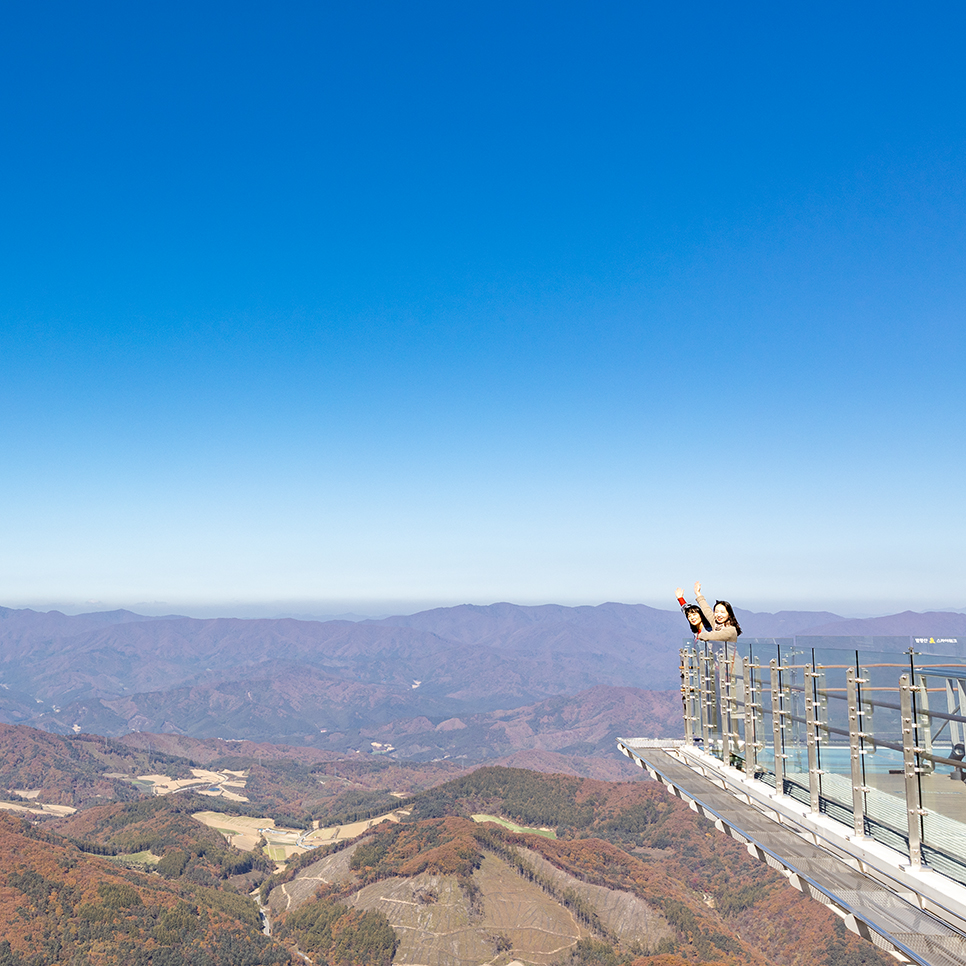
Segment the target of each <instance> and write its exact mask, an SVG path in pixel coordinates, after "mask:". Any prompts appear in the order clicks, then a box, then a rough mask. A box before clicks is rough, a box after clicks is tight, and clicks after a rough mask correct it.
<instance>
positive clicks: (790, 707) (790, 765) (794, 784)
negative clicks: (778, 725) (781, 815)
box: [778, 643, 812, 803]
mask: <svg viewBox="0 0 966 966" xmlns="http://www.w3.org/2000/svg"><path fill="white" fill-rule="evenodd" d="M778 655H779V658H778V660H779V668H778V673H779V686H780V688H781V692H782V693H781V699H782V703H783V710H784V714H783V720H784V724H785V727H784V728H783V729H782V741H783V747H782V753H783V755H784V759H783V761H784V773H785V788H784V791H785V794H786V795H791V796H792V797H793V798H795V799H797V800H798V801H802V802H805V803H808V802H809V801H810V798H811V796H810V791H809V776H808V729H807V726H806V709H805V698H806V688H808V689H811V687H812V679H811V677H810V676H809V675H807V674H806V672H810V671H811V668H812V651H811V648H802V647H799V646H798V645H797V644H796V643H792V644H786V645H781V646H779V649H778Z"/></svg>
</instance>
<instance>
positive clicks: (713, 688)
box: [699, 641, 724, 760]
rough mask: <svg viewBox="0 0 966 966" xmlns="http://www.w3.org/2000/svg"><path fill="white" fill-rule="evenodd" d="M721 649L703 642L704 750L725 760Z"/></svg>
mask: <svg viewBox="0 0 966 966" xmlns="http://www.w3.org/2000/svg"><path fill="white" fill-rule="evenodd" d="M719 650H720V649H719V648H716V647H714V646H713V644H712V643H710V642H707V641H703V642H701V653H700V655H699V662H700V671H701V682H702V691H703V705H704V707H703V713H704V750H705V751H706V752H708V754H711V755H714V756H715V758H719V759H722V760H723V758H724V734H723V727H722V718H721V698H722V684H721V662H720V659H719V658H720V655H719Z"/></svg>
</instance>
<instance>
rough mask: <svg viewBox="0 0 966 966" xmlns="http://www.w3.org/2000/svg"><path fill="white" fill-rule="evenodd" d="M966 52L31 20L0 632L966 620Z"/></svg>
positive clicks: (24, 42)
mask: <svg viewBox="0 0 966 966" xmlns="http://www.w3.org/2000/svg"><path fill="white" fill-rule="evenodd" d="M964 28H966V6H964V5H963V4H962V3H960V2H935V3H930V4H925V5H918V6H915V7H914V6H910V5H908V4H900V3H881V2H877V3H871V2H866V3H853V4H840V3H835V4H833V3H807V4H805V3H797V4H775V3H764V2H760V3H742V4H725V3H721V2H720V0H714V2H696V3H687V2H684V3H678V4H657V3H650V2H644V0H634V2H613V3H608V4H596V3H594V4H592V3H589V2H587V3H572V2H561V0H554V2H545V3H544V2H539V3H538V2H520V0H514V2H512V3H508V2H495V0H487V2H485V3H474V2H466V3H453V2H450V0H447V2H415V3H400V2H394V3H390V2H360V3H338V4H336V3H319V2H313V3H300V2H292V3H286V4H274V5H273V4H265V3H257V4H256V3H251V2H237V0H233V2H231V3H228V2H225V3H210V2H200V3H199V2H192V3H179V2H171V3H165V4H132V3H129V2H125V3H98V2H96V0H94V2H91V3H86V4H76V3H55V2H43V0H39V2H36V3H29V4H27V3H22V4H14V5H7V7H6V8H5V10H4V11H3V13H2V15H0V81H2V89H3V97H2V100H0V137H2V140H3V150H2V152H0V199H2V201H0V219H2V221H0V224H2V232H0V332H2V378H0V407H2V412H0V417H2V422H0V453H2V464H0V465H2V473H0V513H2V521H0V603H2V604H4V605H7V606H22V605H32V606H42V605H54V604H59V605H62V606H77V607H84V606H86V602H87V601H96V602H98V604H97V606H98V607H99V606H101V605H103V606H116V605H125V606H134V605H138V607H139V609H141V610H142V611H145V612H150V610H151V608H152V607H155V608H156V609H160V610H161V611H164V610H170V609H176V610H179V611H180V612H183V613H184V612H189V613H194V612H197V613H202V612H205V613H208V612H216V611H217V612H223V613H243V612H244V613H250V612H254V610H257V608H258V607H260V606H264V607H267V608H269V609H273V608H274V609H275V610H279V611H280V612H281V611H283V610H285V609H286V608H288V609H294V610H299V611H302V612H307V613H334V612H339V611H343V610H355V611H360V612H363V613H368V612H376V611H378V612H388V611H392V610H401V609H406V608H408V609H417V608H418V607H421V606H426V605H429V604H437V603H458V602H473V603H489V602H492V601H497V600H510V601H514V602H517V603H544V602H557V603H566V604H570V603H599V602H602V601H605V600H618V601H625V602H628V603H633V602H644V603H650V604H657V605H660V606H665V607H671V606H673V600H672V592H673V588H674V587H675V586H676V585H677V584H683V585H684V586H686V587H689V586H690V584H691V582H693V580H694V579H695V578H701V579H702V580H703V581H704V583H705V586H706V588H707V589H708V591H709V592H710V593H712V594H714V595H717V596H725V597H729V598H730V599H731V600H732V601H734V602H735V603H736V604H738V605H740V606H743V607H747V608H750V609H756V610H777V609H782V608H820V607H828V608H830V609H833V610H837V611H838V612H839V613H843V614H850V615H851V614H871V613H890V612H894V611H897V610H902V609H906V608H911V609H917V610H924V609H935V608H941V607H964V606H966V581H964V570H966V564H964V561H966V552H964V545H966V539H964V538H966V521H964V515H966V510H964V506H966V502H964V488H966V487H964V481H966V455H964V439H963V437H964V430H963V424H964V416H966V391H964V390H966V376H964V363H966V359H964V355H966V353H964V343H966V336H964V328H966V325H964V323H966V220H964V215H966V164H964V161H966V71H964V68H963V40H964V36H966V29H964ZM87 609H95V608H94V607H93V606H88V607H87ZM136 609H137V608H136Z"/></svg>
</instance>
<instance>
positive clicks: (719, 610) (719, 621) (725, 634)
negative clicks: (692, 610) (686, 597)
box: [694, 580, 741, 643]
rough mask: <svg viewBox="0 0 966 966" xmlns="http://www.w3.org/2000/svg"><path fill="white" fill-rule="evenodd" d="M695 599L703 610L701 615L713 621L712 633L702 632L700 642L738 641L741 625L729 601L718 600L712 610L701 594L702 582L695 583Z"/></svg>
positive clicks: (699, 636)
mask: <svg viewBox="0 0 966 966" xmlns="http://www.w3.org/2000/svg"><path fill="white" fill-rule="evenodd" d="M694 598H695V600H697V602H698V607H700V608H701V613H702V614H703V615H704V616H705V618H706V619H707V620H709V621H711V624H712V627H713V629H712V630H710V631H705V630H703V631H701V633H700V634H698V640H701V641H730V642H731V643H734V642H735V641H737V640H738V635H739V634H740V633H741V625H740V624H739V623H738V618H737V617H735V612H734V610H733V609H732V606H731V604H729V603H728V601H726V600H716V601H715V602H714V610H712V609H711V608H710V607H709V606H708V602H707V601H706V600H705V599H704V597H703V596H702V594H701V581H700V580H696V581H695V582H694Z"/></svg>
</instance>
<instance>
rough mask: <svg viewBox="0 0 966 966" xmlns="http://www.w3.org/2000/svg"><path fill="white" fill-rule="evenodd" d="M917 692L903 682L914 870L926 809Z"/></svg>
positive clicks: (901, 702) (918, 861)
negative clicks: (914, 697) (915, 705)
mask: <svg viewBox="0 0 966 966" xmlns="http://www.w3.org/2000/svg"><path fill="white" fill-rule="evenodd" d="M915 690H916V688H915V686H914V685H912V684H911V683H910V680H909V675H908V674H903V675H902V676H901V677H900V678H899V707H900V715H901V720H902V764H903V775H904V777H905V786H906V819H907V826H908V829H909V862H910V863H911V864H912V865H914V866H919V865H922V816H923V815H925V814H926V813H925V812H924V811H923V808H922V800H921V798H920V795H919V763H918V757H919V756H918V752H919V751H920V749H919V748H918V747H916V745H917V742H916V730H917V729H916V719H915V713H914V711H913V701H912V694H913V691H915Z"/></svg>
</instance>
